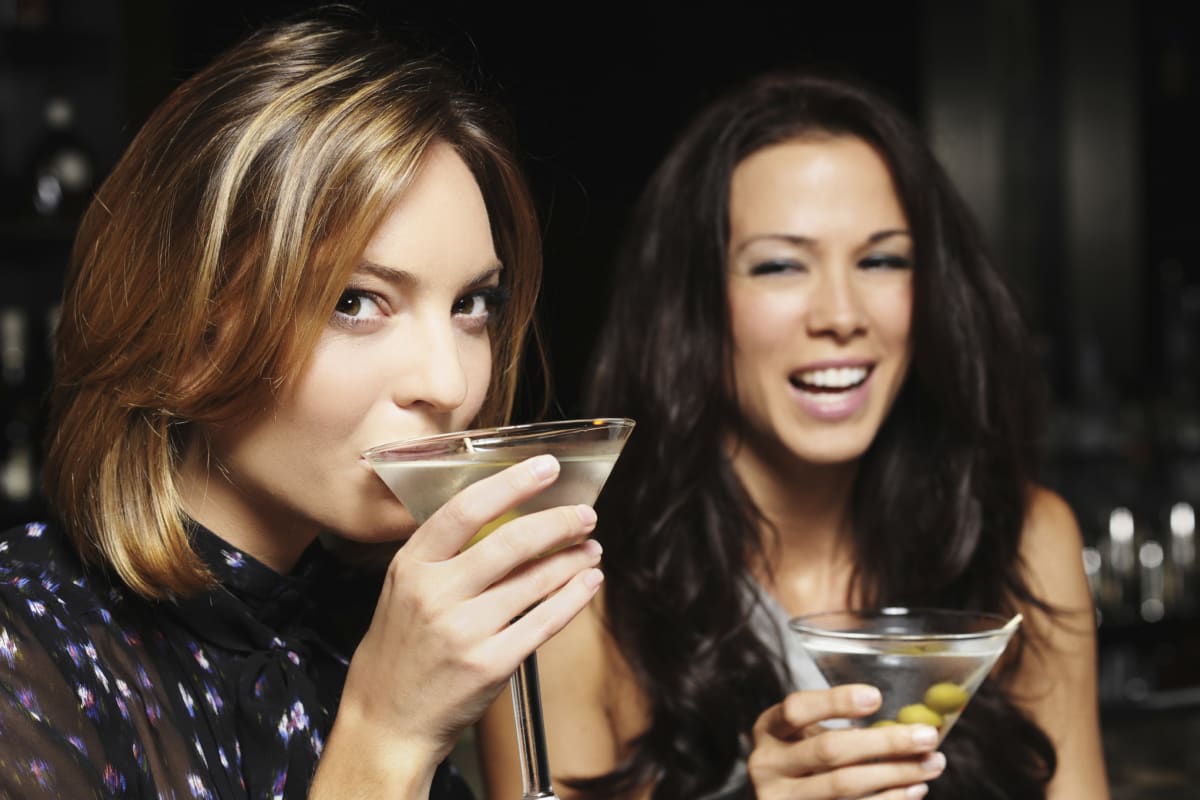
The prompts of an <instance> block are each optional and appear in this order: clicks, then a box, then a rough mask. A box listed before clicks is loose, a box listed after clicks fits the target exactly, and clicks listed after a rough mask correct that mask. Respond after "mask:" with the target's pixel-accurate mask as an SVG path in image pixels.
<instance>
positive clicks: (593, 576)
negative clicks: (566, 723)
mask: <svg viewBox="0 0 1200 800" xmlns="http://www.w3.org/2000/svg"><path fill="white" fill-rule="evenodd" d="M505 131H506V128H505V126H504V125H503V120H502V118H500V117H498V116H497V115H496V113H495V112H494V111H493V110H492V109H491V108H490V107H489V106H488V105H487V104H486V103H485V102H484V101H483V99H481V98H480V97H478V96H476V95H475V94H473V93H471V92H469V91H467V90H466V89H465V88H464V87H463V86H462V85H461V84H460V83H459V82H458V80H457V78H456V76H455V74H454V73H453V72H452V71H449V70H448V69H447V68H446V67H445V66H444V65H442V64H441V63H439V62H437V61H434V60H428V59H423V58H417V57H409V56H407V55H405V54H404V52H403V51H402V50H400V49H399V48H398V46H397V44H396V43H394V42H391V41H389V40H388V39H387V38H386V37H384V36H382V35H380V34H379V33H377V32H375V31H373V30H372V29H371V28H370V26H369V25H367V24H365V23H364V21H363V20H362V19H360V18H359V17H358V16H357V15H355V14H353V13H350V12H347V11H335V12H324V13H318V14H313V15H308V16H306V17H305V18H304V19H298V20H292V21H290V22H287V23H282V24H278V25H274V26H271V27H269V28H266V29H264V30H262V31H260V32H258V33H255V34H253V35H251V36H250V37H249V38H248V39H246V40H245V41H244V42H242V43H241V44H239V45H237V46H236V47H234V48H233V49H231V50H230V51H229V52H227V53H226V54H224V55H223V56H221V57H220V58H218V59H217V60H216V61H215V62H214V63H213V64H212V65H210V66H209V67H207V68H205V69H204V70H203V71H201V72H200V73H199V74H197V75H196V76H195V77H193V78H192V79H190V80H188V81H187V82H186V83H184V84H182V85H181V86H180V87H179V88H178V89H177V90H176V91H175V92H174V93H173V94H172V95H171V96H170V97H169V98H167V100H166V101H165V102H164V103H163V104H162V106H161V107H159V108H158V109H157V110H156V111H155V112H154V114H153V115H152V116H151V118H150V120H149V121H148V122H147V123H146V125H145V127H144V128H143V129H142V130H141V132H140V133H139V134H138V135H137V137H136V138H135V139H134V141H133V143H132V144H131V145H130V147H129V149H128V151H127V152H126V153H125V155H124V156H123V158H122V159H121V160H120V162H119V163H118V164H117V165H116V167H115V168H114V169H113V171H112V173H111V175H110V176H109V178H108V179H107V180H106V182H105V183H104V185H103V186H102V187H101V188H100V190H99V192H98V195H97V197H96V199H95V202H94V203H93V204H92V206H91V208H90V209H89V210H88V212H87V214H86V216H85V218H84V220H83V222H82V225H81V228H80V231H79V234H78V240H77V242H76V247H75V251H74V254H73V258H72V265H71V270H70V274H69V277H68V280H67V285H66V289H65V298H64V305H63V315H62V326H61V329H60V331H59V340H58V353H57V361H56V381H57V383H56V386H55V387H54V391H53V411H52V414H53V428H52V431H53V433H52V436H51V441H50V443H49V453H48V459H47V468H46V476H45V477H46V486H47V490H48V494H49V497H50V498H51V500H52V503H53V505H54V508H55V509H56V512H57V519H54V520H45V521H40V522H35V523H31V524H29V525H27V526H24V527H22V528H18V529H15V530H12V531H9V532H7V533H5V534H3V535H2V536H0V796H4V797H22V798H68V797H69V798H85V797H138V798H141V797H145V798H159V797H179V798H182V797H208V798H238V797H248V798H268V797H270V798H302V797H313V798H324V797H356V798H370V797H385V796H386V797H389V798H396V797H400V798H417V797H421V798H424V797H436V798H452V797H464V796H469V792H468V790H467V789H466V787H465V785H464V783H463V781H462V780H461V778H460V777H459V776H458V775H457V773H455V772H454V770H453V769H452V768H450V767H448V766H447V765H446V762H445V759H446V756H447V755H448V753H449V752H450V750H451V748H452V746H453V744H454V742H455V740H456V738H457V736H458V735H459V733H460V732H461V731H462V730H463V729H464V728H465V727H466V726H468V725H470V724H471V723H472V722H474V720H475V719H476V718H477V717H478V716H479V715H480V713H481V712H482V711H483V709H484V708H485V707H486V706H487V705H488V703H489V702H490V701H491V700H492V699H493V698H494V697H495V695H496V694H497V692H498V691H499V690H500V689H501V687H502V686H503V685H504V683H505V681H506V679H507V677H508V675H509V674H510V673H511V672H512V671H513V669H514V668H515V667H516V666H517V664H518V663H519V662H520V661H521V660H522V659H523V658H524V657H525V656H527V655H528V654H529V653H530V652H532V651H533V650H534V649H535V648H536V647H537V646H539V645H540V644H542V643H543V642H545V641H546V640H547V639H548V638H549V637H550V636H551V635H553V633H554V632H556V631H557V630H559V629H560V628H562V627H563V626H564V625H565V624H566V623H567V621H568V620H570V619H571V618H572V617H573V616H574V615H575V614H576V613H577V612H578V611H579V610H580V609H581V608H583V607H584V606H585V605H586V603H587V602H588V600H589V599H590V598H591V597H592V595H593V594H594V593H595V591H596V588H597V585H598V583H599V581H600V579H601V575H600V573H599V572H598V570H596V569H595V568H594V567H595V565H596V563H597V562H598V559H599V555H598V549H597V547H596V546H595V545H594V544H592V543H590V542H587V541H586V537H587V534H588V532H589V531H590V530H591V528H592V526H593V524H594V522H595V515H594V513H593V512H592V510H591V509H590V508H588V507H583V506H581V507H564V508H556V509H552V510H550V511H546V512H542V513H540V514H533V515H529V516H526V517H524V518H522V519H521V520H519V521H515V522H511V523H509V524H507V525H505V526H503V527H501V528H500V529H499V530H498V531H497V532H496V533H495V534H494V535H493V536H492V537H490V538H489V539H488V540H487V541H485V542H484V543H482V544H481V545H479V546H477V547H474V548H472V549H470V550H468V551H466V552H465V553H462V554H461V555H459V554H458V551H459V548H460V546H461V545H462V544H463V543H464V542H466V541H467V540H468V539H469V538H470V537H471V535H472V534H473V533H474V532H475V531H476V530H478V529H479V528H480V527H481V526H482V525H483V524H484V523H485V522H486V521H488V520H491V519H494V518H495V517H497V516H498V515H500V514H501V513H502V512H503V511H505V510H506V509H508V508H509V507H511V506H513V505H514V504H516V503H517V502H519V501H520V500H522V499H524V498H526V497H528V496H530V495H532V494H535V493H536V492H538V491H539V490H541V489H542V488H544V487H545V486H546V485H548V484H549V483H551V482H553V480H554V478H555V476H556V474H557V469H558V466H557V463H556V462H555V461H554V459H553V458H550V457H539V458H537V459H531V460H530V461H528V462H525V463H522V464H518V465H516V466H514V467H512V468H510V469H509V470H507V471H506V472H504V473H502V474H501V475H499V476H497V477H495V478H494V479H491V480H488V481H483V482H480V483H478V484H476V485H475V486H473V487H471V488H469V489H467V490H465V491H463V492H462V493H461V494H460V495H458V496H457V497H456V498H455V499H453V500H452V501H451V502H450V503H449V504H448V505H447V506H446V507H445V508H443V510H442V511H441V512H440V513H438V514H436V515H434V517H433V518H431V519H430V520H429V521H428V522H427V523H426V524H424V525H423V526H421V527H420V528H419V529H418V528H417V527H416V525H415V523H414V521H413V519H412V517H411V516H410V515H409V514H408V513H407V511H406V510H405V509H404V507H403V506H401V505H400V504H399V503H398V502H396V501H395V500H394V499H393V498H392V497H391V496H390V494H389V493H388V491H387V489H386V487H385V486H384V485H383V483H382V482H380V481H379V480H378V479H377V478H376V477H375V476H374V475H373V474H372V472H371V470H370V469H369V468H368V467H367V466H366V465H365V463H364V462H363V461H362V460H361V459H360V457H359V454H360V452H361V451H362V450H364V449H366V448H368V447H370V446H373V445H377V444H380V443H382V442H385V441H389V440H395V439H400V438H404V437H408V436H415V435H421V434H428V433H434V432H439V431H447V430H451V429H457V428H462V427H466V426H469V425H471V424H493V423H500V422H503V421H505V419H506V417H507V414H508V413H509V410H510V406H511V403H512V398H513V393H514V387H515V381H516V366H517V363H518V360H519V359H520V357H521V353H522V349H523V344H524V341H525V336H526V332H527V329H528V327H529V323H530V317H531V313H532V307H533V302H534V297H535V294H536V292H537V288H538V283H539V276H540V251H539V242H538V235H537V234H538V231H537V226H536V220H535V214H534V211H533V209H532V206H531V202H530V198H529V195H528V192H527V188H526V185H525V183H524V182H523V179H522V177H521V175H520V173H519V171H518V169H517V167H516V166H515V165H514V158H513V156H512V153H511V151H510V149H509V146H508V145H507V144H506V139H505ZM339 540H340V541H343V542H345V541H348V542H350V543H359V544H361V545H364V546H367V547H370V546H377V545H380V544H384V543H399V542H401V541H404V546H403V547H400V548H399V549H398V550H397V551H396V555H395V556H394V557H393V558H391V559H390V561H389V562H388V563H387V564H386V571H384V570H383V569H380V570H379V571H378V572H377V573H372V572H368V571H363V570H356V569H352V568H351V567H349V566H347V565H346V563H345V562H344V561H342V560H339V559H337V558H335V557H334V556H333V555H332V551H331V549H330V548H328V547H327V546H326V544H325V542H327V541H339ZM405 540H406V541H405ZM563 545H570V546H567V547H561V546H563ZM560 548H561V549H560ZM548 551H556V552H555V555H552V556H550V557H548V558H544V559H541V560H538V561H536V562H535V563H526V562H527V561H528V560H529V559H530V558H531V557H532V556H534V555H536V554H539V553H545V552H548ZM543 598H546V599H543ZM530 606H532V610H531V611H530V612H529V613H528V614H526V615H525V616H523V617H522V618H521V619H520V620H519V621H517V622H515V623H512V624H511V625H510V624H509V621H510V620H512V619H514V618H515V617H517V616H518V614H519V613H520V612H521V611H522V610H524V609H526V608H527V607H530Z"/></svg>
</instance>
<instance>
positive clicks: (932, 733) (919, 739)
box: [912, 725, 938, 745]
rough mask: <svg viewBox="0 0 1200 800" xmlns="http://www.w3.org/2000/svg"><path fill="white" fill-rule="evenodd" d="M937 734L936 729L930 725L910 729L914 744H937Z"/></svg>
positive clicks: (915, 726)
mask: <svg viewBox="0 0 1200 800" xmlns="http://www.w3.org/2000/svg"><path fill="white" fill-rule="evenodd" d="M937 738H938V732H937V728H935V727H933V726H932V725H914V726H913V729H912V740H913V743H914V744H919V745H930V744H937Z"/></svg>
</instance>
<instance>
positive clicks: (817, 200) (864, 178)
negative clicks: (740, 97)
mask: <svg viewBox="0 0 1200 800" xmlns="http://www.w3.org/2000/svg"><path fill="white" fill-rule="evenodd" d="M729 218H730V233H731V236H733V237H735V238H736V237H737V236H739V235H742V236H745V235H757V234H763V233H780V234H790V235H803V236H819V235H821V234H822V232H828V233H830V234H837V233H856V232H861V231H862V230H865V229H870V230H871V231H874V230H878V229H880V227H882V226H886V227H892V228H906V227H907V221H906V219H905V215H904V212H903V208H902V206H901V203H900V200H899V197H898V196H897V194H896V190H895V185H894V182H893V180H892V175H891V172H890V170H889V169H888V167H887V164H886V163H885V162H884V160H883V158H882V157H881V156H880V155H879V153H878V152H877V151H876V150H875V148H874V147H872V146H871V145H869V144H867V143H866V142H864V141H863V140H862V139H858V138H856V137H852V136H823V137H806V138H803V139H792V140H788V141H786V142H781V143H779V144H774V145H770V146H769V147H764V148H762V149H761V150H757V151H755V152H754V153H751V154H750V155H749V156H747V157H746V158H745V159H743V160H742V161H741V162H739V163H738V165H737V166H736V167H735V168H734V171H733V175H732V178H731V180H730V187H729Z"/></svg>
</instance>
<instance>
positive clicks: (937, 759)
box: [921, 753, 946, 773]
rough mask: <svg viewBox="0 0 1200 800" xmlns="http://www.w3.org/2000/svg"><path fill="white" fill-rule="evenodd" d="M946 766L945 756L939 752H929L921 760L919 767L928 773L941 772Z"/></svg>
mask: <svg viewBox="0 0 1200 800" xmlns="http://www.w3.org/2000/svg"><path fill="white" fill-rule="evenodd" d="M945 768H946V757H945V756H944V755H942V754H941V753H930V754H929V756H928V757H926V759H925V760H924V761H922V762H921V769H923V770H925V771H926V772H929V773H937V772H941V771H942V770H944V769H945Z"/></svg>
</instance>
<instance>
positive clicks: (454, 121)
mask: <svg viewBox="0 0 1200 800" xmlns="http://www.w3.org/2000/svg"><path fill="white" fill-rule="evenodd" d="M511 134H512V131H511V129H510V126H509V120H508V118H507V117H506V116H505V115H504V114H502V113H501V112H500V111H499V109H497V108H495V107H493V106H492V105H491V104H490V103H489V102H488V101H487V100H486V99H485V97H483V96H482V95H481V93H479V92H476V91H475V90H473V89H472V88H470V87H468V86H467V84H466V82H465V81H464V80H463V79H462V77H461V76H460V75H459V74H458V73H457V72H456V71H455V70H453V69H451V68H450V67H449V65H448V64H446V63H444V62H443V61H441V60H440V59H438V58H436V57H433V56H429V55H416V54H410V53H406V52H405V50H404V49H403V48H402V47H401V46H400V45H399V44H398V43H397V42H395V41H393V40H392V39H390V38H389V37H387V36H385V35H383V33H382V32H381V31H379V30H376V29H373V28H372V27H371V26H370V25H369V24H367V22H366V21H365V20H364V19H362V18H361V17H360V16H359V15H357V14H354V13H347V12H337V13H317V14H312V15H308V16H306V17H303V18H297V19H293V20H291V21H288V22H284V23H278V24H275V25H273V26H269V27H267V28H264V29H262V30H260V31H259V32H257V33H254V34H252V35H250V36H249V37H248V38H247V39H245V40H244V41H243V42H241V43H240V44H238V45H236V46H234V47H233V48H232V49H230V50H229V51H228V52H226V53H225V54H224V55H222V56H220V57H219V58H217V59H216V60H215V61H214V62H213V63H212V64H211V65H209V66H208V67H206V68H205V69H203V70H202V71H201V72H199V73H198V74H197V75H195V76H194V77H192V78H191V79H189V80H187V81H186V82H184V83H183V84H182V85H180V86H179V87H178V88H177V89H176V90H175V91H174V92H172V93H171V95H170V96H169V97H168V98H167V99H166V100H165V101H164V102H163V103H162V104H161V105H160V106H159V107H158V108H157V109H156V110H155V111H154V113H153V114H152V115H151V116H150V118H149V120H148V121H147V122H146V124H145V126H144V127H143V128H142V129H141V130H140V132H139V133H138V134H137V136H136V137H135V138H134V140H133V142H132V143H131V144H130V146H129V148H128V150H127V151H126V152H125V154H124V155H123V156H122V158H121V159H120V160H119V162H118V163H117V164H116V166H115V167H114V168H113V170H112V172H111V174H110V175H109V176H108V178H107V179H106V180H105V181H104V183H103V185H102V186H101V187H100V189H99V191H98V192H97V195H96V197H95V200H94V202H93V203H92V204H91V206H90V207H89V209H88V211H87V212H86V214H85V216H84V218H83V220H82V223H81V226H80V229H79V232H78V235H77V239H76V242H75V247H74V250H73V253H72V258H71V266H70V270H69V274H68V276H67V280H66V286H65V294H64V302H63V311H62V317H61V323H60V328H59V330H58V339H57V353H56V365H55V366H56V376H55V378H56V381H55V388H54V390H53V392H52V409H51V414H52V418H51V427H50V430H51V431H52V433H51V435H50V440H49V442H48V457H47V463H46V466H45V476H44V477H45V485H46V490H47V494H48V497H49V498H50V500H51V502H52V504H53V506H54V507H55V509H56V510H57V512H58V513H60V514H61V517H62V520H63V523H64V525H65V526H66V529H67V531H68V533H69V535H70V536H71V537H72V539H73V541H74V542H75V544H76V546H77V547H78V549H79V551H80V553H81V554H82V556H83V557H84V558H85V560H87V561H90V562H94V563H100V564H104V565H106V566H108V567H111V568H112V569H114V570H115V571H116V572H117V573H118V574H119V576H120V577H121V579H122V580H123V581H124V582H125V583H126V584H128V585H129V586H130V587H131V588H133V589H134V590H135V591H137V592H138V593H140V594H142V595H145V596H147V597H164V596H169V595H177V594H183V593H187V592H189V591H193V590H195V589H198V588H200V587H202V586H204V585H206V584H207V583H208V581H209V576H208V575H207V573H206V571H205V570H204V568H203V566H202V564H201V563H200V562H199V560H198V559H197V558H196V556H195V554H194V553H193V552H192V551H191V549H190V547H189V545H188V540H187V536H186V534H185V529H184V517H183V512H182V509H181V506H180V498H179V493H178V490H177V487H176V485H175V474H176V468H177V465H178V459H179V456H180V454H181V447H182V445H183V443H184V440H185V438H186V436H187V431H188V426H189V423H211V422H219V421H223V420H229V419H232V418H237V417H239V416H240V415H243V414H247V413H251V412H253V411H254V410H255V409H256V408H261V407H262V405H263V404H264V403H265V402H266V400H267V399H268V398H269V396H270V395H271V394H272V393H273V392H276V391H278V390H279V389H280V388H281V387H282V386H284V385H286V384H287V383H288V382H289V381H290V380H292V379H293V378H294V377H295V376H296V375H297V374H298V372H299V371H300V369H301V368H302V367H303V365H304V363H305V361H306V359H307V358H308V356H309V354H310V352H311V350H312V348H313V347H314V346H315V343H316V341H317V338H318V337H319V336H320V334H321V331H322V329H323V328H324V326H325V325H326V324H327V323H328V319H329V315H330V314H331V313H332V309H333V308H334V306H335V304H336V301H337V298H338V296H339V295H340V293H341V292H342V291H343V289H344V287H345V285H346V282H347V280H348V278H349V276H350V274H351V273H352V271H353V270H354V268H355V266H356V264H357V262H358V260H359V259H360V258H361V256H362V253H363V251H364V250H365V248H366V245H367V243H368V242H369V240H370V238H371V235H372V234H373V232H374V230H375V229H376V227H377V226H378V224H379V223H380V222H381V221H382V219H383V217H384V216H385V215H386V213H387V211H388V209H389V208H390V207H391V205H392V204H393V203H394V201H395V200H396V199H397V197H398V196H399V195H400V194H401V193H402V192H404V190H405V188H406V187H407V186H408V185H409V183H410V181H411V180H412V177H413V175H414V173H415V171H416V170H417V169H418V167H419V166H420V164H421V162H422V159H423V157H424V155H425V153H426V152H427V151H428V150H429V148H430V146H431V145H432V144H433V143H435V142H445V143H448V144H450V145H451V146H453V147H454V148H455V150H456V151H457V153H458V155H459V156H461V157H462V159H463V160H464V161H465V163H466V164H467V165H468V166H469V168H470V169H471V170H472V172H473V174H474V176H475V178H476V180H477V181H478V183H479V186H480V189H481V190H482V193H483V196H484V200H485V203H486V206H487V210H488V214H489V218H490V221H491V226H492V234H493V238H494V240H495V245H496V248H497V255H498V256H499V258H500V260H501V263H503V265H504V271H503V273H502V277H501V280H502V282H503V283H504V284H505V286H506V287H507V289H508V290H509V293H510V298H511V299H510V301H509V303H508V304H507V305H506V307H505V310H504V313H503V314H502V315H500V320H499V322H498V325H497V328H496V329H495V331H494V333H493V337H492V342H493V344H492V346H493V374H492V383H491V391H490V392H489V396H488V398H487V400H486V402H485V404H484V407H483V409H482V410H481V412H480V416H479V422H480V424H497V423H500V422H503V421H505V420H506V419H507V417H508V414H509V413H510V410H511V407H512V403H513V398H514V392H515V388H516V377H517V366H518V364H519V361H520V359H521V357H522V351H523V347H524V338H525V336H526V332H527V330H528V329H529V327H530V323H531V319H532V314H533V307H534V302H535V297H536V294H537V291H538V286H539V281H540V273H541V253H540V243H539V242H540V237H539V230H538V224H537V220H536V212H535V210H534V206H533V202H532V199H531V197H530V194H529V190H528V187H527V185H526V183H525V180H524V178H523V176H522V174H521V171H520V169H519V168H518V166H517V163H516V158H515V155H514V150H513V149H512V145H511Z"/></svg>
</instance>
